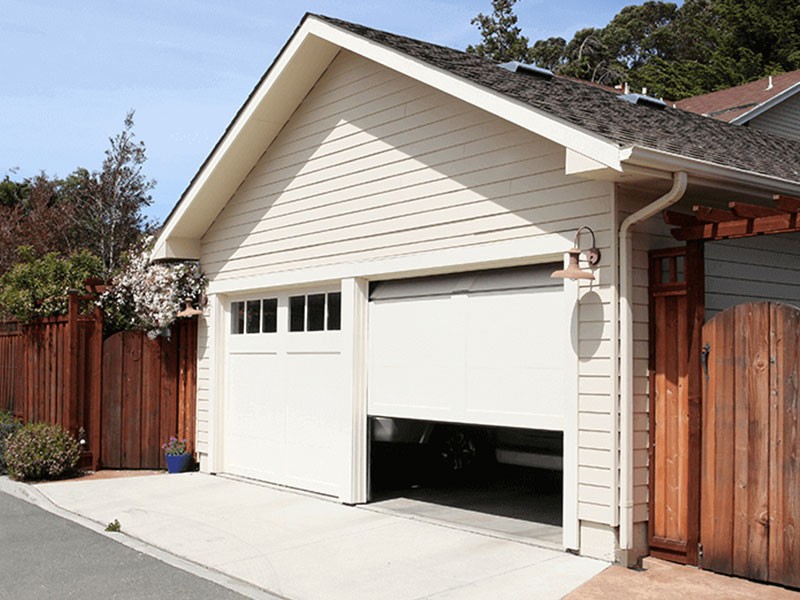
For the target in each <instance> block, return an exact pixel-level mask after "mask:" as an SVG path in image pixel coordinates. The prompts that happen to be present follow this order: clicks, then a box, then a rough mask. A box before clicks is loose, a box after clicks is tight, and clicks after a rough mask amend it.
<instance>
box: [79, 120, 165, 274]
mask: <svg viewBox="0 0 800 600" xmlns="http://www.w3.org/2000/svg"><path fill="white" fill-rule="evenodd" d="M133 115H134V112H133V111H130V112H129V113H128V114H127V115H126V116H125V122H124V127H123V130H122V131H121V132H120V133H118V134H117V135H115V136H114V137H112V138H109V142H110V147H109V148H108V149H107V150H106V152H105V155H106V156H105V159H104V160H103V165H102V168H101V170H100V171H89V170H88V169H84V168H79V169H77V170H76V171H74V172H73V173H72V174H71V175H70V176H69V177H68V178H67V179H66V181H65V182H64V195H65V198H66V199H67V201H68V202H69V204H70V205H71V208H72V210H71V212H70V214H71V217H72V228H71V235H72V237H73V239H75V240H77V241H78V242H79V243H80V246H81V247H82V248H86V249H87V250H89V251H90V252H92V253H93V254H94V255H96V256H98V257H99V258H100V260H101V261H102V263H103V273H104V275H105V276H106V277H109V276H111V274H112V273H113V272H114V271H115V270H116V269H117V268H118V267H119V266H120V264H121V260H122V256H123V254H124V252H125V251H126V250H127V249H128V248H130V247H131V246H132V245H133V244H134V243H135V242H136V241H137V240H138V239H139V237H140V236H141V234H142V233H143V232H145V231H147V230H149V229H151V227H152V225H151V224H150V223H149V222H148V221H147V219H146V218H145V216H144V214H143V213H142V210H143V209H144V208H145V207H147V206H149V205H150V204H152V197H151V196H150V190H152V189H153V187H154V186H155V181H154V180H150V179H147V177H145V175H144V172H143V165H144V163H145V161H146V160H147V153H146V149H145V145H144V142H141V141H137V140H136V135H135V134H134V132H133Z"/></svg>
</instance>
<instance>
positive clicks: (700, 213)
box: [692, 204, 737, 223]
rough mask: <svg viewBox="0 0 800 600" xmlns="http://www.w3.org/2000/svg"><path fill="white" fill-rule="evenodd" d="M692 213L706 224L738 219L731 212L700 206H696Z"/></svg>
mask: <svg viewBox="0 0 800 600" xmlns="http://www.w3.org/2000/svg"><path fill="white" fill-rule="evenodd" d="M692 212H694V214H695V215H696V216H697V218H698V219H699V220H700V221H705V222H706V223H724V222H726V221H733V220H734V219H736V218H737V217H736V215H734V214H733V213H732V212H731V211H729V210H725V209H723V208H712V207H711V206H701V205H699V204H695V205H694V206H693V207H692Z"/></svg>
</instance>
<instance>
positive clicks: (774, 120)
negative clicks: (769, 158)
mask: <svg viewBox="0 0 800 600" xmlns="http://www.w3.org/2000/svg"><path fill="white" fill-rule="evenodd" d="M747 126H748V127H754V128H756V129H760V130H762V131H765V132H767V133H772V134H774V135H781V136H783V137H787V138H791V139H793V140H798V141H800V93H797V94H795V95H794V96H792V97H791V98H789V99H787V100H784V101H783V102H781V103H780V104H778V105H777V106H775V107H773V108H771V109H769V110H768V111H766V112H764V113H762V114H760V115H758V116H757V117H755V118H754V119H753V120H752V121H750V122H749V124H748V125H747Z"/></svg>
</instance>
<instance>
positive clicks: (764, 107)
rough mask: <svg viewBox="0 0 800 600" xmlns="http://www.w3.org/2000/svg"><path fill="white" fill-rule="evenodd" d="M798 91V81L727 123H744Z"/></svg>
mask: <svg viewBox="0 0 800 600" xmlns="http://www.w3.org/2000/svg"><path fill="white" fill-rule="evenodd" d="M798 92H800V81H798V82H797V83H795V84H793V85H791V86H789V87H788V88H786V89H785V90H783V91H782V92H781V93H780V94H775V95H774V96H773V97H772V98H770V99H769V100H765V101H764V102H762V103H761V104H759V105H757V106H755V107H753V108H751V109H750V110H748V111H747V112H746V113H742V114H741V115H739V116H738V117H734V118H733V119H731V120H730V121H729V123H733V124H734V125H744V124H745V123H747V122H748V121H751V120H753V119H755V118H756V117H757V116H759V115H762V114H764V113H765V112H767V111H768V110H770V109H771V108H773V107H774V106H777V105H778V104H780V103H781V102H784V101H786V100H788V99H789V98H791V97H792V96H794V95H795V94H796V93H798Z"/></svg>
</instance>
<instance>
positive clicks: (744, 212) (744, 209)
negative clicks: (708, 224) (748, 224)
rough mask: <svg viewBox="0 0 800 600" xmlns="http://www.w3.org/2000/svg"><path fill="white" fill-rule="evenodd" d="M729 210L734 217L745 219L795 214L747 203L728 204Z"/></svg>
mask: <svg viewBox="0 0 800 600" xmlns="http://www.w3.org/2000/svg"><path fill="white" fill-rule="evenodd" d="M728 208H730V209H731V211H732V212H733V214H734V215H736V216H737V217H740V218H743V219H757V218H759V217H774V216H777V215H783V214H786V213H787V212H794V211H791V210H782V209H780V208H772V207H770V206H761V205H759V204H749V203H747V202H728Z"/></svg>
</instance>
